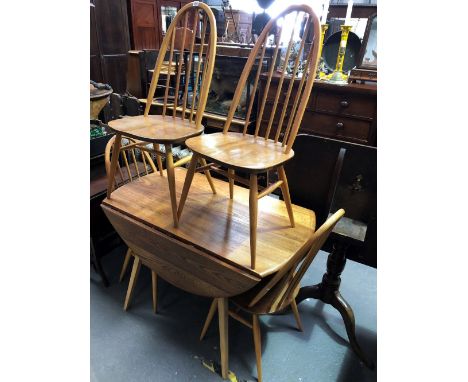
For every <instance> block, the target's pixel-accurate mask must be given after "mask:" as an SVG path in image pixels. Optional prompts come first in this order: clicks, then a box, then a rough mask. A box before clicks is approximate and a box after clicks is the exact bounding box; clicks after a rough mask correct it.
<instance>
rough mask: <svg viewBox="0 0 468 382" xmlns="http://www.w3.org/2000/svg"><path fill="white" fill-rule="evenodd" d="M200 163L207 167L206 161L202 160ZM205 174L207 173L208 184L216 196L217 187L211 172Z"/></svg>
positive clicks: (206, 171) (207, 171)
mask: <svg viewBox="0 0 468 382" xmlns="http://www.w3.org/2000/svg"><path fill="white" fill-rule="evenodd" d="M200 163H201V165H202V166H206V159H205V158H201V159H200ZM203 172H204V173H205V176H206V179H207V180H208V183H209V184H210V187H211V191H212V192H213V194H216V189H215V185H214V183H213V178H212V177H211V173H210V170H205V171H203Z"/></svg>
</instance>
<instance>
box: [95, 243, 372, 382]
mask: <svg viewBox="0 0 468 382" xmlns="http://www.w3.org/2000/svg"><path fill="white" fill-rule="evenodd" d="M124 253H125V248H123V247H121V248H117V249H116V250H114V251H113V252H112V253H110V254H108V255H106V256H105V257H104V258H103V266H104V268H105V270H106V272H107V274H108V276H109V279H110V283H111V285H110V286H109V287H108V288H105V287H103V286H102V284H101V283H100V282H99V276H98V275H96V274H95V273H94V271H91V381H93V382H107V381H109V382H111V381H112V382H118V381H125V382H128V381H138V382H139V381H158V382H159V381H162V382H164V381H181V382H182V381H207V382H209V381H222V379H221V377H220V376H218V375H217V374H215V373H213V372H212V371H210V370H209V369H208V368H206V367H205V366H204V365H203V364H202V361H203V360H204V361H205V362H209V361H215V362H218V361H219V349H218V345H219V337H218V333H217V320H214V321H213V323H212V324H211V326H210V328H209V330H208V332H207V335H206V337H205V339H204V340H203V341H202V342H200V341H199V340H198V338H199V335H200V330H201V327H202V325H203V322H204V319H205V317H206V314H207V311H208V308H209V305H210V300H209V299H207V298H204V297H199V296H194V295H191V294H189V293H186V292H184V291H181V290H179V289H177V288H175V287H173V286H172V285H170V284H168V283H166V282H164V281H163V280H159V284H158V287H159V312H158V314H157V315H155V314H154V313H153V311H152V307H151V294H150V289H151V277H150V272H149V270H148V269H146V268H144V267H142V268H141V271H140V278H139V280H138V283H137V286H136V288H135V292H134V298H133V303H132V305H131V307H130V309H129V310H128V311H127V312H124V311H123V309H122V306H123V301H124V297H125V292H126V288H127V284H128V278H129V274H127V277H126V278H125V280H124V281H123V282H122V283H121V284H119V283H118V282H117V279H118V273H119V271H120V266H121V264H122V261H123V256H124ZM326 259H327V253H325V252H319V254H318V255H317V257H316V259H315V260H314V262H313V264H312V265H311V267H310V269H309V270H308V272H307V274H306V275H305V277H304V279H303V282H302V285H312V284H315V283H317V282H319V281H320V280H321V278H322V274H323V272H324V270H325V269H326ZM376 287H377V272H376V270H375V269H373V268H370V267H367V266H363V265H361V264H358V263H355V262H353V261H348V262H347V264H346V268H345V270H344V272H343V275H342V284H341V292H342V295H343V296H344V298H345V299H346V300H347V301H348V303H349V304H350V305H351V306H352V307H353V310H354V314H355V318H356V327H357V329H356V334H357V338H358V341H359V342H360V344H361V347H362V348H363V350H364V352H365V353H366V354H367V355H368V356H369V358H370V359H372V360H373V361H374V362H375V363H376V361H377V291H376ZM299 312H300V314H301V318H302V323H303V326H304V332H303V333H301V332H298V331H297V330H295V323H294V318H293V316H292V314H291V313H290V314H285V315H278V316H262V317H261V331H262V362H263V380H264V381H265V382H271V381H281V382H283V381H284V382H289V381H301V382H308V381H311V382H312V381H316V382H321V381H340V382H343V381H356V382H366V381H376V380H377V373H376V370H373V371H372V370H369V369H367V368H366V367H365V366H364V365H363V364H362V363H360V362H359V359H358V358H357V357H356V356H355V355H354V353H353V352H352V350H351V348H350V347H349V345H348V342H347V336H346V330H345V327H344V325H343V321H342V320H341V317H340V315H339V313H338V312H337V311H335V310H334V309H333V308H332V307H330V306H328V305H324V304H323V303H321V302H318V301H316V300H306V301H304V302H302V303H301V304H299ZM229 369H230V370H231V371H233V372H234V374H235V375H236V376H237V380H238V381H239V382H243V381H256V376H257V372H256V367H255V353H254V347H253V339H252V334H251V331H250V329H248V328H247V327H245V326H243V325H242V324H240V323H238V322H237V321H235V320H233V319H230V320H229Z"/></svg>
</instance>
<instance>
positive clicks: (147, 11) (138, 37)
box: [131, 0, 160, 49]
mask: <svg viewBox="0 0 468 382" xmlns="http://www.w3.org/2000/svg"><path fill="white" fill-rule="evenodd" d="M131 10H132V30H133V47H134V49H157V48H158V47H159V44H160V42H159V26H158V25H159V21H158V13H157V5H156V2H155V1H154V0H153V1H148V0H146V1H145V0H132V2H131Z"/></svg>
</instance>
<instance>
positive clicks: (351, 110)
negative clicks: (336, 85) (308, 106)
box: [316, 91, 376, 119]
mask: <svg viewBox="0 0 468 382" xmlns="http://www.w3.org/2000/svg"><path fill="white" fill-rule="evenodd" d="M316 110H317V111H328V112H331V113H336V114H340V115H351V116H358V117H364V118H369V119H370V118H373V117H374V114H375V110H376V99H375V97H372V96H365V95H355V94H349V93H341V92H337V93H330V92H327V91H319V92H317V104H316Z"/></svg>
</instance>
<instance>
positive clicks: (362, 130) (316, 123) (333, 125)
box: [300, 113, 372, 143]
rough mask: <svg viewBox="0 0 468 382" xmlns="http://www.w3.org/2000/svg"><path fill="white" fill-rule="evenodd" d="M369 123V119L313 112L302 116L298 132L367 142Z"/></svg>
mask: <svg viewBox="0 0 468 382" xmlns="http://www.w3.org/2000/svg"><path fill="white" fill-rule="evenodd" d="M371 124H372V122H370V121H363V120H359V119H354V118H346V117H341V116H332V115H327V114H321V113H314V114H312V115H310V116H308V118H304V120H303V121H302V124H301V128H300V132H303V133H312V134H318V135H324V136H327V137H331V138H337V139H346V140H351V141H355V142H359V143H368V137H369V129H370V127H371Z"/></svg>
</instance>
